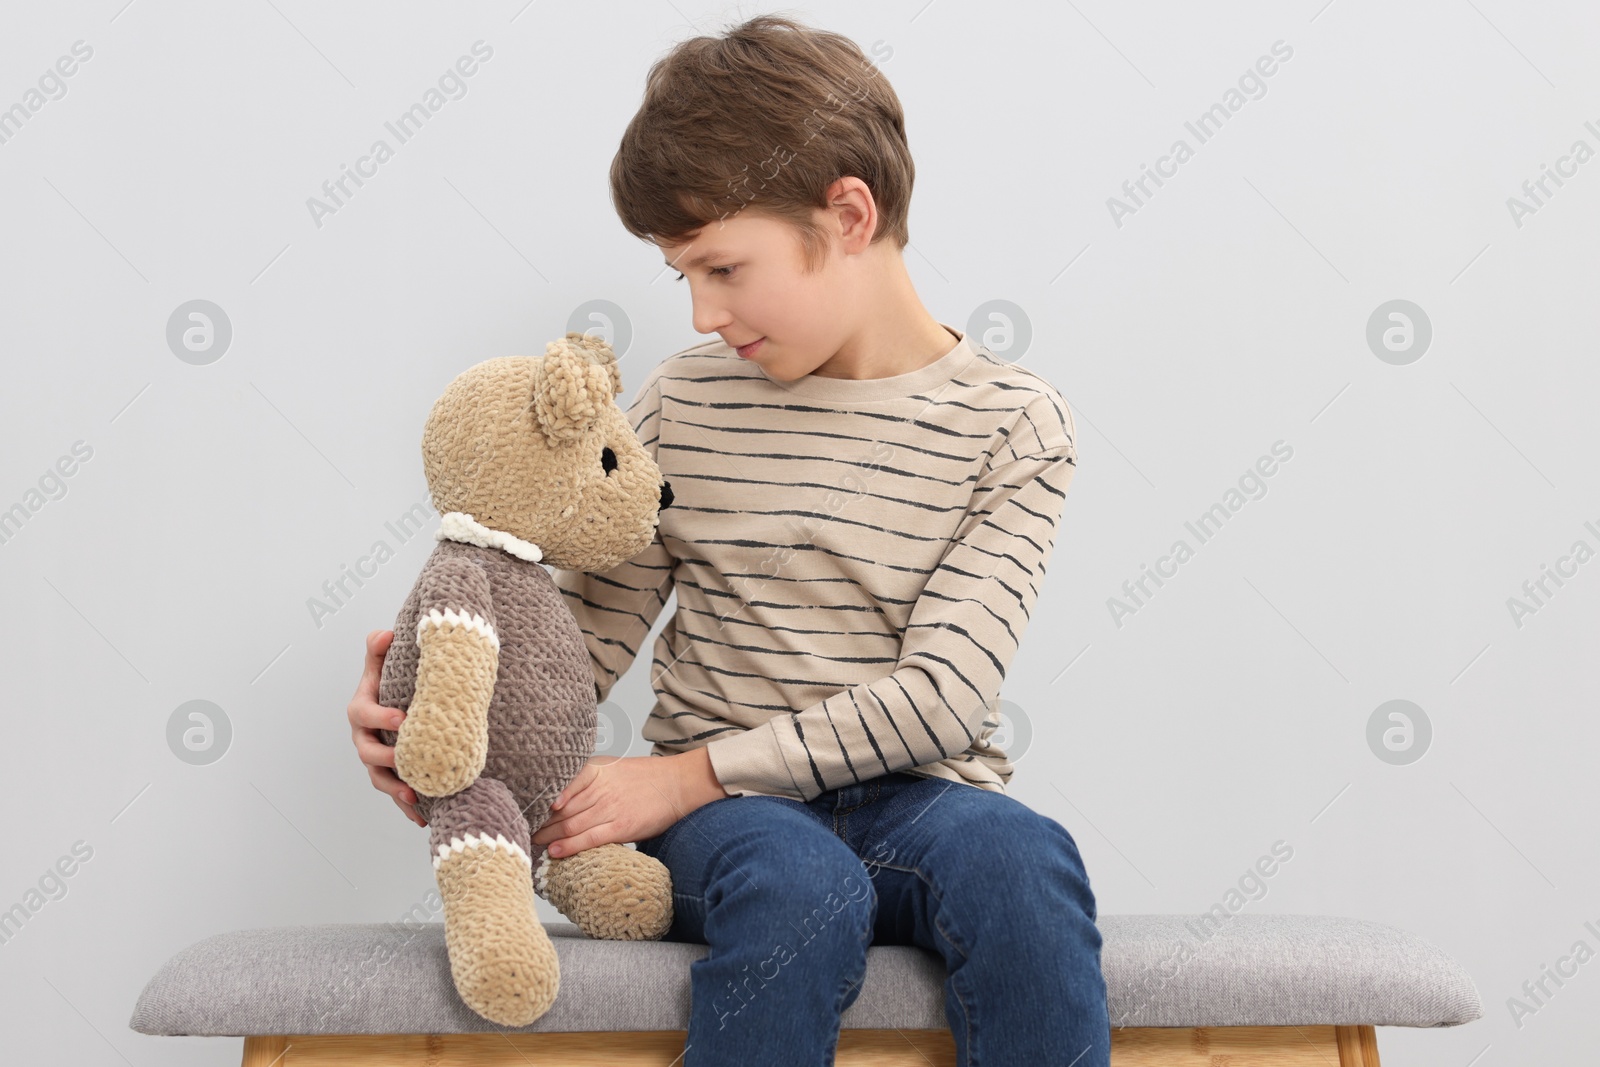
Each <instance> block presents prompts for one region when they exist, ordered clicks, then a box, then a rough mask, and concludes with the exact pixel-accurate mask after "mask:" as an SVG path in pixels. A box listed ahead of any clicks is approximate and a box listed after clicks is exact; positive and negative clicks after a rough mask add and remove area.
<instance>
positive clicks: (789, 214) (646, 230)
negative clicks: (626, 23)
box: [611, 14, 916, 272]
mask: <svg viewBox="0 0 1600 1067" xmlns="http://www.w3.org/2000/svg"><path fill="white" fill-rule="evenodd" d="M915 174H916V172H915V168H914V167H913V166H912V163H911V151H910V149H909V148H908V147H907V145H906V126H905V113H904V111H902V109H901V107H900V99H899V97H897V96H896V95H895V91H894V88H893V87H892V86H890V84H889V81H888V79H886V78H884V77H883V76H882V75H881V74H879V73H878V70H877V68H876V66H875V65H874V64H873V63H872V61H871V60H869V59H868V58H867V57H866V55H865V54H863V53H862V51H861V49H860V48H859V47H857V45H856V44H855V42H854V41H852V40H850V39H849V38H848V37H845V36H843V35H842V34H838V33H832V32H830V31H827V30H818V29H814V28H812V27H810V26H806V25H804V24H802V23H799V22H796V21H794V20H793V19H790V18H787V17H785V16H782V15H770V14H769V15H758V16H756V17H755V18H752V19H750V20H749V21H747V22H744V23H741V24H739V25H738V26H735V27H733V28H732V29H730V30H728V31H727V32H726V33H725V34H724V35H723V36H721V37H694V38H691V39H689V40H686V41H683V42H681V43H679V44H678V45H676V46H675V47H674V48H673V49H672V50H671V51H670V52H668V53H667V54H666V55H665V56H663V57H662V58H661V59H659V60H657V61H656V62H655V64H654V65H652V66H651V68H650V72H649V74H648V75H647V76H646V79H645V92H644V102H643V103H642V104H641V105H640V107H639V111H638V113H637V114H635V115H634V117H633V119H632V121H630V122H629V123H628V128H627V129H626V130H625V131H624V132H623V135H622V145H621V147H620V148H618V149H617V154H616V157H615V158H614V159H612V161H611V199H612V203H613V204H614V205H615V206H616V209H617V214H618V215H619V216H620V217H621V219H622V225H623V226H624V227H626V228H627V230H628V232H629V233H631V234H633V235H634V236H635V237H640V238H643V239H645V240H647V241H660V242H663V243H666V244H680V243H682V242H684V241H686V240H688V239H689V237H690V236H691V235H692V234H695V233H696V232H697V231H699V230H700V229H701V227H703V226H705V225H706V224H708V223H711V222H715V221H718V220H720V219H723V218H726V217H728V216H730V215H733V214H735V213H736V212H738V211H740V210H743V209H744V208H746V207H748V208H750V209H751V210H752V211H755V212H758V213H761V214H765V215H770V216H773V217H775V218H779V219H783V220H786V221H788V222H789V223H791V224H792V225H793V226H794V227H795V228H796V230H797V231H798V237H799V240H800V246H801V249H802V252H803V255H804V261H805V269H806V270H807V271H808V272H809V271H812V270H814V269H816V268H817V267H819V266H820V265H821V261H822V258H823V256H824V255H825V253H826V248H825V244H824V236H823V232H822V230H821V229H820V228H819V227H818V226H817V225H816V224H815V222H814V221H813V220H812V217H811V213H812V211H813V210H814V209H816V208H825V207H827V196H826V191H827V188H828V186H829V185H831V184H832V183H833V182H835V181H836V180H838V179H839V178H843V177H850V176H853V177H857V178H860V179H861V180H862V181H863V182H865V183H866V185H867V187H868V188H869V189H871V190H872V198H873V201H874V203H875V204H876V205H877V208H878V217H879V221H878V229H877V231H876V232H875V233H874V234H873V237H872V239H873V240H874V241H879V240H882V239H884V238H893V239H894V241H895V243H896V244H897V245H898V246H899V247H900V248H904V247H905V246H906V242H907V241H908V240H909V239H910V237H909V232H908V230H907V226H906V216H907V213H908V210H909V208H910V205H911V185H912V181H913V179H914V178H915Z"/></svg>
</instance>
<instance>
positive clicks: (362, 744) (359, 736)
mask: <svg viewBox="0 0 1600 1067" xmlns="http://www.w3.org/2000/svg"><path fill="white" fill-rule="evenodd" d="M356 755H358V756H360V757H361V762H362V763H365V764H366V765H367V766H368V767H393V766H394V746H393V745H386V744H384V743H383V742H382V741H380V740H378V737H377V735H376V734H374V733H372V731H370V730H357V731H356ZM397 780H398V779H397Z"/></svg>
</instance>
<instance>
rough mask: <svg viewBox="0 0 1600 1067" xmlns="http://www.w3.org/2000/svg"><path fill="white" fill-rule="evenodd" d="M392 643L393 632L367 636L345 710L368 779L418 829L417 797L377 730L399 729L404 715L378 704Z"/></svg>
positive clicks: (420, 820) (419, 818)
mask: <svg viewBox="0 0 1600 1067" xmlns="http://www.w3.org/2000/svg"><path fill="white" fill-rule="evenodd" d="M393 640H394V631H393V630H374V631H372V632H371V633H370V634H368V635H367V663H366V668H365V669H364V670H363V671H362V672H361V681H360V682H358V683H356V695H355V696H353V697H351V698H350V706H349V707H348V708H346V709H345V711H346V714H347V715H348V716H349V718H350V739H351V740H352V741H354V742H355V746H356V754H357V755H358V756H360V757H361V762H362V763H364V764H366V765H367V777H369V778H371V779H372V787H373V788H374V789H377V790H380V791H381V792H384V793H388V794H389V795H390V796H391V797H393V798H394V802H395V805H396V806H397V807H399V809H400V810H401V811H403V812H405V813H406V817H407V818H408V819H410V820H411V821H412V822H414V823H416V824H417V825H418V826H426V825H428V824H427V822H426V820H424V819H423V818H422V816H421V815H419V814H417V809H416V803H417V794H416V793H415V792H414V791H413V790H412V789H411V787H410V786H408V785H406V783H405V782H404V781H403V780H402V779H401V777H400V776H399V775H398V774H396V773H395V772H394V748H393V747H392V746H390V745H386V744H384V743H383V739H382V738H380V737H379V736H378V731H379V730H398V729H400V724H401V723H402V722H404V721H405V717H406V713H405V712H403V711H401V710H400V709H399V708H386V707H384V706H383V705H382V704H379V703H378V679H379V677H380V676H381V675H382V673H383V658H384V656H385V655H386V654H387V653H388V651H389V645H390V643H391V642H392V641H393Z"/></svg>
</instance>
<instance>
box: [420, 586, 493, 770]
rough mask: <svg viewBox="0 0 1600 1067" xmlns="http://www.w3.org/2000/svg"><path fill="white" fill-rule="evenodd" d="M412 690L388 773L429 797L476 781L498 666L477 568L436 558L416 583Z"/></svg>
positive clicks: (487, 595) (487, 596)
mask: <svg viewBox="0 0 1600 1067" xmlns="http://www.w3.org/2000/svg"><path fill="white" fill-rule="evenodd" d="M419 583H420V586H421V601H420V603H419V605H418V607H419V618H418V620H417V649H418V661H417V686H416V693H415V695H414V696H413V697H412V699H411V707H410V709H409V710H408V711H407V713H406V718H405V721H404V722H402V723H401V724H400V730H399V737H398V738H397V739H396V741H395V752H394V767H395V773H396V774H398V775H399V776H400V778H401V779H402V780H404V781H405V783H406V784H407V785H409V786H411V788H413V789H415V790H416V791H417V792H418V793H421V794H423V795H425V796H430V797H442V796H450V795H451V794H454V793H459V792H460V791H461V790H463V789H465V788H466V787H467V786H469V785H471V784H472V783H473V782H474V781H476V780H477V778H478V775H479V774H480V773H481V772H482V771H483V765H484V760H485V759H486V758H487V756H488V750H489V701H490V699H491V698H492V697H493V696H494V682H495V674H496V672H497V670H498V669H499V664H500V638H499V636H498V635H497V634H496V633H495V616H494V600H493V597H492V595H491V592H490V586H489V578H488V575H487V574H485V573H484V570H483V568H482V567H480V566H479V565H477V564H476V563H474V562H472V561H471V560H468V559H462V558H459V557H450V556H443V557H436V558H435V559H433V560H431V561H430V562H429V563H428V565H427V567H426V568H425V569H424V571H423V573H422V575H421V577H420V578H419Z"/></svg>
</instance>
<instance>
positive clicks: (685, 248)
mask: <svg viewBox="0 0 1600 1067" xmlns="http://www.w3.org/2000/svg"><path fill="white" fill-rule="evenodd" d="M816 218H817V221H819V222H821V223H823V224H824V226H826V224H827V222H828V218H829V215H828V213H827V212H824V211H821V210H819V211H817V212H816ZM829 238H830V240H829V248H828V256H827V258H826V260H825V261H824V263H823V265H822V266H821V267H820V268H819V269H818V270H817V271H815V272H814V273H811V274H807V273H805V272H804V261H803V253H802V249H801V246H800V239H799V232H798V231H797V230H796V229H795V228H794V227H793V226H792V225H791V224H790V223H789V222H787V221H786V220H783V219H778V218H774V217H772V216H770V215H762V214H760V213H758V212H756V211H755V210H753V209H747V210H744V211H740V212H738V213H737V214H734V215H731V216H729V217H728V218H725V219H720V220H717V221H715V222H710V223H707V224H706V225H705V226H703V227H701V228H700V231H699V232H698V233H697V234H695V236H694V237H693V238H691V239H690V240H688V241H685V242H683V243H681V244H662V243H660V242H658V243H657V246H656V247H658V248H659V249H660V250H661V253H662V256H663V257H664V259H665V261H666V263H667V266H668V267H670V268H672V269H673V270H676V271H678V272H680V273H681V274H683V276H684V279H685V283H686V284H687V285H688V287H689V296H690V299H691V300H692V301H693V304H694V328H695V330H696V332H698V333H717V334H720V335H721V336H722V339H723V341H725V342H727V343H728V344H729V345H730V346H733V347H735V348H738V347H740V346H743V345H747V344H749V343H750V342H753V341H756V340H758V339H761V345H760V347H759V348H757V349H756V350H755V351H754V352H753V353H751V355H750V356H749V357H748V358H750V359H751V361H752V362H754V363H756V364H757V365H759V366H760V367H761V369H762V370H763V371H764V372H765V373H766V374H767V376H768V377H771V378H774V379H777V380H778V381H786V382H787V381H793V380H794V379H796V378H799V377H801V376H803V375H806V374H810V373H811V372H812V371H813V370H815V369H816V368H817V367H819V366H821V365H822V364H823V363H826V362H827V361H828V360H829V359H830V358H831V357H832V356H833V355H834V353H836V352H837V351H839V349H840V348H841V347H842V346H843V344H844V341H845V339H846V338H847V337H848V336H849V334H850V329H851V325H852V323H853V322H854V320H855V311H854V309H855V304H856V301H855V299H854V297H855V296H857V295H858V290H859V287H858V286H852V285H849V284H845V283H846V282H847V281H848V278H849V276H850V275H851V274H852V273H853V272H852V271H850V270H849V266H848V264H847V263H846V262H844V257H840V256H839V255H838V250H837V248H836V247H835V246H834V242H833V238H834V235H833V234H832V233H831V231H830V232H829ZM702 256H708V257H709V258H706V259H705V260H704V261H702V262H695V261H696V260H698V259H699V258H700V257H702Z"/></svg>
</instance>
